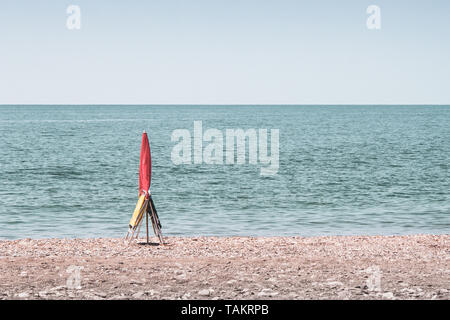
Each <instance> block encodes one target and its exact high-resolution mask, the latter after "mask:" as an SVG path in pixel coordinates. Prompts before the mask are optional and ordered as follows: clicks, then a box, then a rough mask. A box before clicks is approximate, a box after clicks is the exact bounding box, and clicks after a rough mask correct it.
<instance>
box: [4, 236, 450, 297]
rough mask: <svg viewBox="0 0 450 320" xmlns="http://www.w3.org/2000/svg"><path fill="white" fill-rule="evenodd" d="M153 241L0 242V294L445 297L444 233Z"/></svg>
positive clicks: (449, 283) (447, 260)
mask: <svg viewBox="0 0 450 320" xmlns="http://www.w3.org/2000/svg"><path fill="white" fill-rule="evenodd" d="M139 240H140V241H141V242H143V241H145V240H144V238H140V239H139ZM151 241H152V242H153V243H154V244H153V245H143V244H138V243H136V242H133V243H131V244H129V245H127V244H125V243H124V241H123V239H113V238H95V239H93V238H82V239H18V240H0V273H1V274H2V276H1V282H0V299H194V300H195V299H236V300H239V299H450V235H448V234H444V235H405V236H319V237H299V236H296V237H166V238H165V241H166V242H167V245H163V246H160V245H157V244H156V243H155V242H156V239H155V238H154V237H152V238H151Z"/></svg>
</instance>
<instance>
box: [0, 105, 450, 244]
mask: <svg viewBox="0 0 450 320" xmlns="http://www.w3.org/2000/svg"><path fill="white" fill-rule="evenodd" d="M198 121H201V124H202V128H203V132H206V131H207V130H208V129H215V132H216V133H217V132H220V133H223V135H224V137H225V133H226V130H227V129H242V130H244V131H247V130H252V129H254V130H255V132H257V133H259V132H260V131H259V130H260V129H267V131H268V136H269V137H268V146H269V150H268V152H269V151H274V152H275V151H276V150H275V148H273V149H274V150H270V147H271V141H272V140H270V139H271V138H270V132H271V130H273V129H278V132H279V139H278V142H279V143H278V150H277V151H278V153H279V160H278V167H277V170H276V172H274V173H273V174H270V175H263V174H261V168H262V167H264V165H263V164H262V163H260V162H258V163H256V164H255V163H250V162H249V159H248V158H249V157H250V156H249V155H250V141H248V142H247V144H246V146H247V148H248V150H247V149H246V150H247V151H248V155H247V157H246V158H245V162H244V163H237V161H235V162H234V163H227V162H226V161H225V160H224V161H223V163H222V164H220V163H215V164H210V163H205V162H204V161H202V162H201V163H196V162H194V161H192V162H191V163H181V164H180V163H176V161H174V156H173V153H174V148H175V147H176V146H177V144H178V143H179V141H174V139H173V135H174V132H176V130H177V129H182V130H184V131H183V132H187V131H189V132H190V133H191V138H192V140H194V123H195V122H198ZM144 130H145V131H146V132H147V133H148V135H149V140H150V147H151V153H152V182H151V192H152V196H153V200H154V202H155V206H156V209H157V210H158V214H159V217H160V219H161V223H162V231H163V235H167V236H238V235H242V236H326V235H407V234H448V233H449V231H450V165H449V162H450V106H434V105H427V106H422V105H405V106H402V105H395V106H387V105H361V106H360V105H336V106H332V105H311V106H306V105H299V106H296V105H262V106H258V105H255V106H251V105H173V106H170V105H163V106H159V105H82V106H78V105H26V106H19V105H14V106H9V105H2V106H0V239H18V238H100V237H102V238H103V237H118V238H119V237H123V236H125V235H126V233H127V231H128V222H129V220H130V218H131V215H132V212H133V210H134V207H135V205H136V202H137V199H138V179H139V158H140V148H141V139H142V132H143V131H144ZM269 138H270V139H269ZM258 139H261V135H259V137H258ZM224 140H225V139H224ZM180 141H181V140H180ZM192 145H194V142H192ZM207 146H208V142H207V141H203V146H202V147H203V148H206V147H207ZM224 148H226V146H225V145H224ZM236 150H237V149H236ZM258 150H259V149H258ZM194 153H195V152H194V150H193V149H192V154H191V157H192V158H193V157H194ZM225 153H226V152H224V154H225ZM236 153H237V152H236ZM244 156H245V154H244ZM258 159H259V158H258Z"/></svg>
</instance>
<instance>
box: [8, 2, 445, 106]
mask: <svg viewBox="0 0 450 320" xmlns="http://www.w3.org/2000/svg"><path fill="white" fill-rule="evenodd" d="M71 4H75V5H79V6H80V8H81V21H82V22H81V23H82V28H81V30H77V31H69V30H68V29H67V28H66V19H67V16H68V15H67V14H66V8H67V7H68V6H69V5H71ZM371 4H375V5H378V6H380V7H381V19H382V20H381V30H378V31H374V30H368V29H367V27H366V20H367V17H368V15H367V14H366V8H367V7H368V6H369V5H371ZM449 39H450V2H449V1H446V0H441V1H439V0H434V1H428V0H421V1H401V0H396V1H379V0H372V1H364V0H344V1H335V0H318V1H300V0H292V1H290V0H276V1H272V0H271V1H265V0H259V1H257V0H227V1H225V0H224V1H216V0H190V1H185V0H179V1H174V0H161V1H151V0H149V1H103V0H94V1H93V0H77V1H75V0H71V1H61V0H53V1H50V0H40V1H31V0H29V1H22V0H13V1H9V0H6V1H5V0H2V1H1V2H0V104H47V103H49V104H59V103H60V104H109V103H113V104H360V103H361V104H450V41H449Z"/></svg>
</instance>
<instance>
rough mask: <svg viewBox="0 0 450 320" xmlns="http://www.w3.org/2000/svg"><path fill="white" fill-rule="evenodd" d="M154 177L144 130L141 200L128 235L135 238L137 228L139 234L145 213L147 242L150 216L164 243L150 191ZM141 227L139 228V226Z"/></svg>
mask: <svg viewBox="0 0 450 320" xmlns="http://www.w3.org/2000/svg"><path fill="white" fill-rule="evenodd" d="M151 178H152V158H151V154H150V144H149V142H148V136H147V133H146V132H145V131H144V133H143V134H142V143H141V162H140V164H139V201H138V203H137V204H136V208H135V209H134V213H133V216H132V217H131V220H130V223H129V230H128V233H127V238H128V235H129V234H130V232H132V233H131V238H130V240H131V239H133V236H134V232H135V231H136V229H137V234H136V238H137V237H138V236H139V230H140V225H141V222H142V220H143V219H142V218H143V216H144V214H145V220H146V229H147V243H148V241H149V235H148V216H149V215H150V219H151V222H152V225H153V231H154V232H155V234H156V236H157V237H158V238H159V241H160V242H161V243H163V238H162V233H161V223H160V221H159V217H158V213H157V212H156V208H155V204H154V202H153V200H152V196H151V193H150V183H151ZM138 227H139V228H138Z"/></svg>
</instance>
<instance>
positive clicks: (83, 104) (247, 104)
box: [0, 103, 450, 107]
mask: <svg viewBox="0 0 450 320" xmlns="http://www.w3.org/2000/svg"><path fill="white" fill-rule="evenodd" d="M0 106H1V107H3V106H450V103H413V104H407V103H393V104H389V103H381V104H379V103H361V104H359V103H348V104H346V103H336V104H334V103H312V104H307V103H300V104H295V103H280V104H279V103H254V104H250V103H243V104H239V103H232V104H222V103H211V104H209V103H186V104H183V103H161V104H156V103H149V104H147V103H37V104H31V103H13V104H7V103H0Z"/></svg>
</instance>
